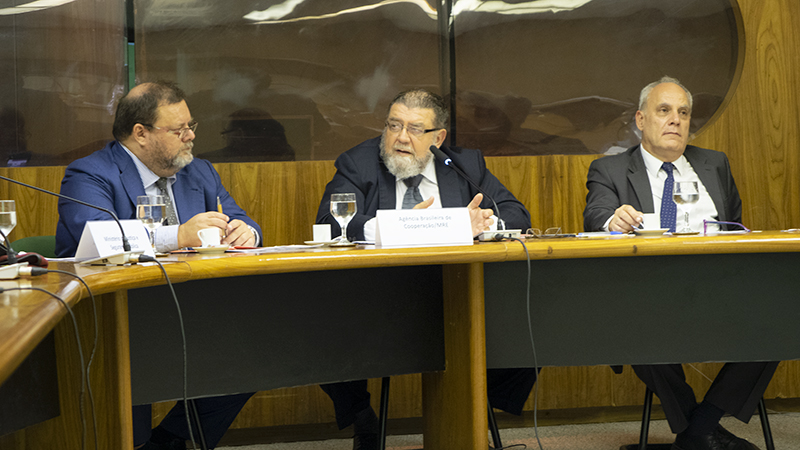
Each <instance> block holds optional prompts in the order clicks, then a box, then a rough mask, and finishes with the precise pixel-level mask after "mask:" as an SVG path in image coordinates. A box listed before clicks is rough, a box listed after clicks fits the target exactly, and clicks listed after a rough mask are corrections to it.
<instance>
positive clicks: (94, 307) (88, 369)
mask: <svg viewBox="0 0 800 450" xmlns="http://www.w3.org/2000/svg"><path fill="white" fill-rule="evenodd" d="M44 273H60V274H64V275H69V276H71V277H74V278H76V279H77V280H78V281H80V282H81V283H83V286H84V287H85V288H86V292H87V293H88V294H89V299H90V300H91V302H92V319H93V320H94V343H93V344H92V352H91V353H90V354H89V362H88V363H86V391H87V392H88V393H89V406H90V407H91V411H92V426H93V429H94V448H95V450H97V449H98V442H99V441H98V438H97V414H96V412H95V405H94V394H93V393H92V379H91V376H92V362H94V355H95V353H96V352H97V339H98V336H97V335H98V328H99V326H98V324H97V302H96V301H95V299H94V294H93V293H92V290H91V289H90V288H89V285H88V284H87V283H86V281H85V280H84V279H83V278H81V276H80V275H78V274H75V273H72V272H67V271H66V270H58V269H44V268H41V267H33V268H31V275H41V274H44Z"/></svg>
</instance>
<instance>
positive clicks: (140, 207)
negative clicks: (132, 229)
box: [136, 195, 167, 250]
mask: <svg viewBox="0 0 800 450" xmlns="http://www.w3.org/2000/svg"><path fill="white" fill-rule="evenodd" d="M166 214H167V204H166V203H165V202H164V197H163V196H161V195H140V196H138V197H136V218H137V219H139V220H141V221H142V223H143V224H144V226H145V227H147V229H148V234H149V235H150V245H151V246H152V247H153V250H155V248H156V243H155V237H156V235H155V232H156V229H157V228H158V227H160V226H161V224H162V223H163V222H164V219H165V216H166Z"/></svg>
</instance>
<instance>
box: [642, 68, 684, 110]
mask: <svg viewBox="0 0 800 450" xmlns="http://www.w3.org/2000/svg"><path fill="white" fill-rule="evenodd" d="M661 83H673V84H677V85H678V86H680V87H681V89H683V92H685V93H686V98H688V99H689V109H692V104H693V102H694V100H693V99H692V93H691V92H689V90H688V89H686V86H684V85H682V84H681V82H680V81H678V79H677V78H672V77H668V76H666V75H664V76H663V77H661V79H660V80H658V81H653V82H652V83H650V84H648V85H647V86H645V87H644V89H642V92H641V93H640V94H639V111H644V108H645V107H646V106H647V97H649V96H650V92H651V91H652V90H653V88H655V87H656V86H658V85H659V84H661Z"/></svg>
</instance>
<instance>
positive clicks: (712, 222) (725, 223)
mask: <svg viewBox="0 0 800 450" xmlns="http://www.w3.org/2000/svg"><path fill="white" fill-rule="evenodd" d="M708 224H712V225H713V224H716V225H736V226H738V227H742V230H743V231H744V232H746V233H749V232H750V229H749V228H747V227H746V226H744V225H742V224H740V223H739V222H725V221H723V220H703V234H708V233H707V232H706V228H707V225H708Z"/></svg>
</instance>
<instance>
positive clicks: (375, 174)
mask: <svg viewBox="0 0 800 450" xmlns="http://www.w3.org/2000/svg"><path fill="white" fill-rule="evenodd" d="M379 143H380V137H377V138H374V139H370V140H368V141H365V142H362V143H361V144H359V145H357V146H356V147H353V148H351V149H350V150H348V151H346V152H344V153H342V154H341V155H339V157H338V158H337V159H336V163H335V166H336V169H337V170H336V175H334V176H333V179H332V180H331V181H330V182H329V183H328V185H327V186H326V187H325V193H324V194H323V195H322V201H321V202H320V205H319V211H318V212H317V223H330V224H331V234H332V235H333V236H338V235H339V234H340V233H341V229H340V228H339V224H338V223H337V222H336V219H334V218H333V216H331V208H330V199H331V194H333V193H346V192H353V193H355V194H356V205H357V206H356V207H357V211H356V215H355V217H353V219H352V220H351V221H350V223H349V224H348V226H347V238H348V239H351V240H363V239H364V223H366V222H367V221H368V220H369V219H371V218H373V217H375V215H376V212H377V211H378V210H379V209H395V207H396V206H397V200H396V183H397V179H396V178H395V176H394V175H392V174H391V173H390V172H389V170H388V169H387V168H386V166H385V165H384V164H383V160H382V159H381V157H380V148H379V147H378V144H379ZM442 150H443V151H444V152H445V153H446V154H447V156H449V157H450V158H451V159H452V160H453V162H454V163H455V164H456V165H458V167H459V168H461V170H463V171H464V172H465V173H466V174H467V175H468V176H469V177H470V178H471V179H472V180H473V181H475V183H477V184H478V185H479V186H480V187H481V189H483V190H484V191H485V192H486V193H487V194H489V195H491V196H492V197H493V198H494V200H495V202H497V207H498V208H499V209H500V217H501V218H502V219H503V220H505V222H506V226H507V227H508V228H509V229H521V230H523V231H524V230H526V229H527V228H529V227H530V226H531V217H530V214H529V213H528V210H527V209H525V206H524V205H523V204H522V203H521V202H520V201H519V200H517V199H516V197H514V194H512V193H511V192H509V190H508V189H506V188H505V186H503V184H502V183H500V180H498V179H497V178H496V177H495V176H494V175H492V173H491V172H489V170H488V169H486V162H485V161H484V159H483V155H482V154H481V152H480V151H479V150H472V149H465V148H463V149H462V148H458V147H452V148H446V147H442ZM434 164H435V167H436V179H437V183H438V185H439V196H440V198H441V201H442V206H443V207H445V208H454V207H464V206H467V205H468V204H469V202H470V201H472V198H473V197H475V195H476V194H478V191H477V190H476V189H475V188H474V187H473V186H472V185H470V184H469V183H468V182H467V181H465V180H464V179H463V178H461V177H460V176H459V175H458V174H457V173H456V172H455V171H454V170H453V169H452V168H450V167H447V166H445V165H444V164H442V163H441V162H439V161H438V160H435V163H434ZM481 208H485V209H489V208H492V203H491V201H490V200H489V199H487V198H484V199H483V202H482V203H481Z"/></svg>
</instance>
